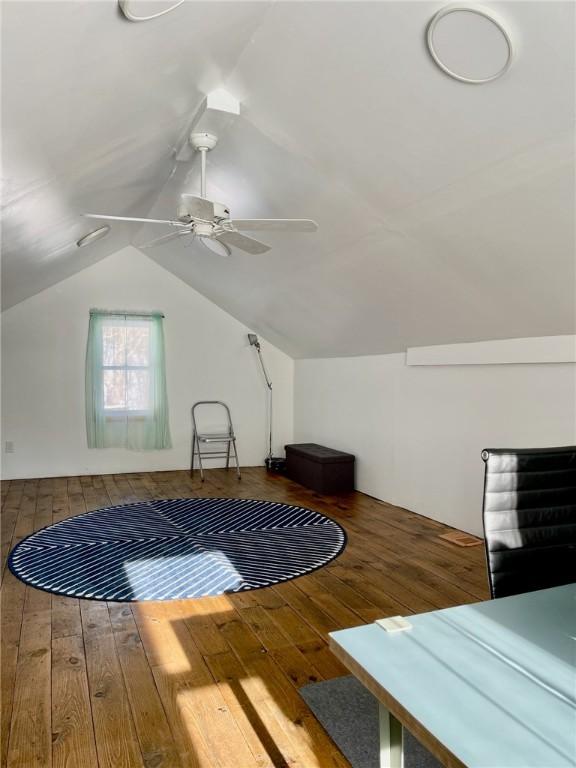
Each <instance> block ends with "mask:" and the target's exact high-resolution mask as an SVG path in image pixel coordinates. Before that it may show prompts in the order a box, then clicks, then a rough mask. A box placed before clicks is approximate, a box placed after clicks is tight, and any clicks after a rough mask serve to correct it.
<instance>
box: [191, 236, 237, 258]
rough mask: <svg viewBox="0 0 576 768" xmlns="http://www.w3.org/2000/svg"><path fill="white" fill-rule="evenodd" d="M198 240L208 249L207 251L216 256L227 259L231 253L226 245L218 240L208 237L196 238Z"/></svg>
mask: <svg viewBox="0 0 576 768" xmlns="http://www.w3.org/2000/svg"><path fill="white" fill-rule="evenodd" d="M198 240H200V242H201V243H202V245H203V246H204V248H208V250H209V251H212V253H215V254H217V255H218V256H223V257H224V258H226V259H227V258H228V256H231V255H232V251H231V250H230V248H228V246H227V245H226V243H222V242H220V240H214V239H212V238H210V237H202V236H200V237H198Z"/></svg>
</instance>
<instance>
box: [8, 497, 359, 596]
mask: <svg viewBox="0 0 576 768" xmlns="http://www.w3.org/2000/svg"><path fill="white" fill-rule="evenodd" d="M345 546H346V534H345V533H344V530H343V529H342V528H341V527H340V526H339V525H338V524H337V523H335V522H334V521H333V520H330V519H329V518H327V517H325V516H324V515H321V514H319V513H318V512H313V511H312V510H310V509H305V508H304V507H294V506H291V505H289V504H280V503H276V502H272V501H258V500H254V499H162V500H160V501H142V502H137V503H136V504H123V505H120V506H115V507H107V508H105V509H97V510H95V511H94V512H87V513H85V514H83V515H78V516H76V517H71V518H68V519H67V520H63V521H61V522H59V523H56V524H55V525H51V526H49V527H48V528H43V529H42V530H40V531H37V532H36V533H33V534H32V535H31V536H28V537H27V538H25V539H23V540H22V541H21V542H20V543H19V544H17V545H16V546H15V547H14V549H13V550H12V552H11V553H10V558H9V561H8V564H9V567H10V570H11V571H12V573H13V574H14V575H15V576H17V577H18V578H19V579H21V580H22V581H24V582H26V584H30V585H32V586H33V587H37V588H38V589H44V590H46V591H48V592H54V593H56V594H59V595H69V596H70V597H82V598H87V599H92V600H114V601H119V602H124V601H132V600H178V599H185V598H192V597H205V596H208V595H221V594H223V593H226V592H244V591H246V590H250V589H259V588H260V587H268V586H270V585H272V584H278V583H280V582H282V581H288V580H289V579H294V578H296V577H297V576H302V575H303V574H305V573H310V571H314V570H316V569H317V568H321V567H322V566H323V565H326V563H328V562H330V560H332V559H333V558H335V557H337V556H338V555H339V554H340V552H342V550H343V549H344V547H345Z"/></svg>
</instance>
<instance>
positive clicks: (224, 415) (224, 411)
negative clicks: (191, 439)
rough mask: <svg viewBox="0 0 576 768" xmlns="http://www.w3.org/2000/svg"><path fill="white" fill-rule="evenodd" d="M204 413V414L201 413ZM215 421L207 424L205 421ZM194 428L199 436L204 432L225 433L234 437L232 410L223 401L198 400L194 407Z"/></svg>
mask: <svg viewBox="0 0 576 768" xmlns="http://www.w3.org/2000/svg"><path fill="white" fill-rule="evenodd" d="M201 411H203V413H201ZM206 417H208V418H210V419H213V420H214V421H212V422H211V423H210V424H207V423H206V422H205V421H203V419H205V418H206ZM192 426H193V427H194V431H195V432H196V433H197V434H202V433H204V432H225V433H226V434H229V435H231V436H232V435H234V429H233V427H232V416H231V415H230V408H228V406H227V405H226V403H224V402H222V400H198V402H196V403H194V405H193V406H192Z"/></svg>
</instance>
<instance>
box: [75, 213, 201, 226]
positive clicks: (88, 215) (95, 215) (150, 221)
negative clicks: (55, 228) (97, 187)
mask: <svg viewBox="0 0 576 768" xmlns="http://www.w3.org/2000/svg"><path fill="white" fill-rule="evenodd" d="M82 216H84V218H85V219H105V220H107V221H141V222H143V223H144V224H170V225H171V226H172V227H187V226H188V224H183V223H182V222H181V221H172V220H171V219H137V218H135V217H134V216H108V215H107V214H104V213H83V214H82Z"/></svg>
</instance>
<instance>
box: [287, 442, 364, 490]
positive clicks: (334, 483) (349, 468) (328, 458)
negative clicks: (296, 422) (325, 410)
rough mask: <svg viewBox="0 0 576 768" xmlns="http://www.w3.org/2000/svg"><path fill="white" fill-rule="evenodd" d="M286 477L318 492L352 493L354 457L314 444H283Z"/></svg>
mask: <svg viewBox="0 0 576 768" xmlns="http://www.w3.org/2000/svg"><path fill="white" fill-rule="evenodd" d="M285 448H286V474H287V475H288V477H289V478H290V479H291V480H294V481H295V482H296V483H300V484H301V485H305V486H306V487H307V488H312V490H314V491H317V492H318V493H327V494H336V493H348V492H350V491H353V490H354V456H353V455H352V454H351V453H344V452H343V451H335V450H334V449H333V448H326V447H325V446H323V445H317V444H316V443H294V444H293V445H286V446H285Z"/></svg>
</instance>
